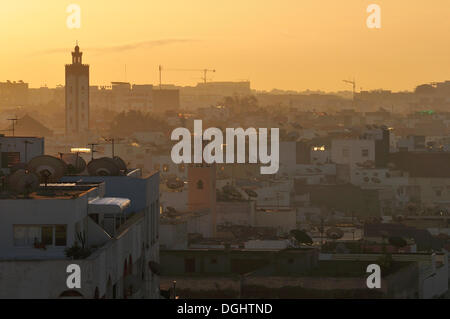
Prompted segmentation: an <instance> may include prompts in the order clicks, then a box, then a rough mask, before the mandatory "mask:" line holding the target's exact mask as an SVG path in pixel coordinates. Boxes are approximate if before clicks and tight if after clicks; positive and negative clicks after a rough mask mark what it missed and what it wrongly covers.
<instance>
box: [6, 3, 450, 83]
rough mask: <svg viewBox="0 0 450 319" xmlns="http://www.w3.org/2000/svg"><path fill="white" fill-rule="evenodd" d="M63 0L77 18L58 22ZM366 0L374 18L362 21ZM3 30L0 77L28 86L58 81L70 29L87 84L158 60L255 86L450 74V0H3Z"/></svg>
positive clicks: (153, 73) (189, 78) (176, 78)
mask: <svg viewBox="0 0 450 319" xmlns="http://www.w3.org/2000/svg"><path fill="white" fill-rule="evenodd" d="M71 3H76V4H78V5H80V7H81V10H82V11H81V28H80V29H72V30H71V29H68V28H67V26H66V19H67V17H68V15H69V14H68V13H66V7H67V6H68V5H69V4H71ZM371 3H376V4H379V5H380V6H381V9H382V12H381V13H382V28H381V29H368V28H367V26H366V19H367V17H368V13H366V8H367V6H368V5H369V4H371ZM0 30H1V32H0V43H2V45H1V50H0V81H5V80H8V79H9V80H24V81H26V82H29V83H30V85H31V86H32V87H39V86H41V85H44V84H47V85H48V86H55V85H56V84H63V83H64V64H65V63H70V61H71V56H70V52H71V50H72V49H73V46H74V45H75V41H76V40H78V41H79V43H80V47H81V49H82V51H83V52H84V62H85V63H88V64H90V65H91V83H92V84H108V83H109V82H111V81H124V80H128V81H131V82H134V83H153V84H157V82H158V71H157V70H158V65H159V64H161V65H163V66H164V67H166V68H186V69H203V68H205V67H207V68H215V69H217V72H216V73H215V74H214V75H212V79H213V80H216V81H221V80H225V81H236V80H244V79H249V80H250V81H251V82H252V88H255V89H264V90H270V89H272V88H280V89H293V90H304V89H322V90H345V89H350V87H349V86H348V85H346V84H345V83H343V82H342V80H343V79H349V78H353V77H355V78H356V80H357V82H358V85H357V86H358V89H360V88H361V87H362V88H363V89H377V88H388V89H393V90H404V89H412V88H413V87H414V86H415V85H417V84H420V83H424V82H431V81H442V80H450V1H449V0H258V1H256V0H190V1H188V0H164V1H150V0H129V1H124V0H72V1H64V0H39V1H37V0H14V1H12V0H9V1H7V0H1V1H0ZM125 65H126V70H127V72H126V73H125ZM201 75H202V74H201V73H200V72H176V71H167V72H165V73H163V82H164V83H175V84H181V85H193V84H195V83H196V82H198V81H200V77H201Z"/></svg>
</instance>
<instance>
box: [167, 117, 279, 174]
mask: <svg viewBox="0 0 450 319" xmlns="http://www.w3.org/2000/svg"><path fill="white" fill-rule="evenodd" d="M225 137H226V141H225V143H224V138H223V133H222V131H221V130H220V129H218V128H216V127H211V128H208V129H206V130H205V131H204V132H203V127H202V120H195V121H194V134H193V140H194V141H193V144H194V154H193V155H194V156H192V154H191V153H192V143H191V140H192V136H191V132H190V131H189V130H188V129H187V128H183V127H179V128H176V129H175V130H173V132H172V136H171V139H172V141H179V142H178V143H177V144H175V145H174V146H173V148H172V152H171V157H172V161H173V162H174V163H175V164H181V163H185V164H190V163H195V164H201V163H206V164H213V163H217V164H223V163H227V164H232V163H240V164H243V163H246V159H247V156H246V153H247V152H246V144H247V143H246V138H248V146H249V147H248V163H251V164H256V163H261V164H267V166H262V167H261V168H260V171H261V174H276V173H277V172H278V169H279V164H280V163H279V158H280V156H279V153H280V141H279V140H280V138H279V129H278V128H271V129H270V153H269V152H268V138H269V136H268V129H267V128H260V129H258V131H257V130H256V129H255V128H248V129H246V130H245V131H244V129H242V128H236V129H235V128H227V129H226V133H225ZM180 139H181V140H180ZM236 140H237V145H236V147H235V141H236ZM203 141H210V142H209V143H208V144H207V145H206V146H205V147H204V148H203ZM224 149H225V152H224ZM236 150H237V152H236Z"/></svg>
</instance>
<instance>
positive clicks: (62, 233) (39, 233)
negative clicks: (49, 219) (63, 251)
mask: <svg viewBox="0 0 450 319" xmlns="http://www.w3.org/2000/svg"><path fill="white" fill-rule="evenodd" d="M13 230H14V231H13V232H14V246H17V247H33V246H34V245H35V244H36V243H40V244H43V245H45V246H60V247H61V246H62V247H64V246H66V245H67V225H14V226H13Z"/></svg>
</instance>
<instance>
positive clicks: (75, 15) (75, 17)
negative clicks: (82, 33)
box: [66, 4, 81, 29]
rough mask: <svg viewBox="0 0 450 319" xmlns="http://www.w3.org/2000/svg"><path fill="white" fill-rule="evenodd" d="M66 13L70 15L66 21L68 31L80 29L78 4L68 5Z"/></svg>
mask: <svg viewBox="0 0 450 319" xmlns="http://www.w3.org/2000/svg"><path fill="white" fill-rule="evenodd" d="M66 13H70V14H69V16H68V17H67V20H66V25H67V27H68V28H69V29H79V28H81V7H80V6H79V5H78V4H69V5H68V6H67V8H66Z"/></svg>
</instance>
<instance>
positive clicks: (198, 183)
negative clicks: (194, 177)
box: [197, 179, 203, 189]
mask: <svg viewBox="0 0 450 319" xmlns="http://www.w3.org/2000/svg"><path fill="white" fill-rule="evenodd" d="M197 189H203V181H202V180H201V179H200V180H199V181H198V182H197Z"/></svg>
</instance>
